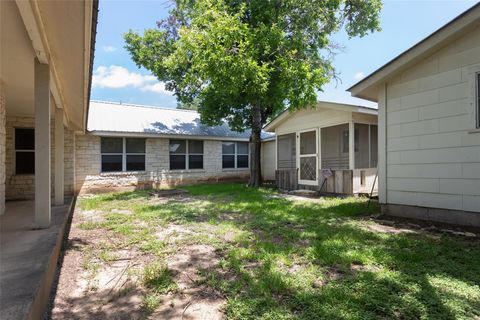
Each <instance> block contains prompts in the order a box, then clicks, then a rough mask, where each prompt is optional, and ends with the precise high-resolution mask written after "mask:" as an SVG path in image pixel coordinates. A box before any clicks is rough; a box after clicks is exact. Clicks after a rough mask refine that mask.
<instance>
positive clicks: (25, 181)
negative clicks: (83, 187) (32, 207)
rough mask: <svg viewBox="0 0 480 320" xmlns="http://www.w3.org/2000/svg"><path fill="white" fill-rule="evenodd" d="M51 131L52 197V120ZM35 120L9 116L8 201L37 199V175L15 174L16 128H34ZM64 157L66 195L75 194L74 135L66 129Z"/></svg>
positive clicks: (53, 158) (7, 142)
mask: <svg viewBox="0 0 480 320" xmlns="http://www.w3.org/2000/svg"><path fill="white" fill-rule="evenodd" d="M50 125H51V129H50V138H51V146H52V148H51V153H50V157H51V171H52V173H51V181H52V195H53V194H54V192H55V190H54V188H55V186H54V183H53V182H54V181H55V135H54V130H55V122H54V121H53V120H52V121H51V123H50ZM34 127H35V119H34V118H33V117H20V116H7V118H6V126H5V129H6V159H5V171H6V182H5V186H6V199H8V200H16V199H34V198H35V175H33V174H32V175H16V174H15V145H14V144H15V141H14V137H15V135H14V132H15V128H34ZM64 130H65V131H64V135H65V141H64V155H65V169H64V170H65V171H64V176H65V178H64V185H65V194H66V195H71V194H73V179H74V165H73V162H72V160H73V158H74V155H73V139H74V133H73V131H72V130H69V129H67V128H64Z"/></svg>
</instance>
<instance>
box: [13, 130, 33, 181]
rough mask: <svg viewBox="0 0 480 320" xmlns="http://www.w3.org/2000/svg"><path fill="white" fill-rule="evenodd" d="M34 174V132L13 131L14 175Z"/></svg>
mask: <svg viewBox="0 0 480 320" xmlns="http://www.w3.org/2000/svg"><path fill="white" fill-rule="evenodd" d="M34 173H35V130H34V129H30V128H28V129H27V128H16V129H15V174H34Z"/></svg>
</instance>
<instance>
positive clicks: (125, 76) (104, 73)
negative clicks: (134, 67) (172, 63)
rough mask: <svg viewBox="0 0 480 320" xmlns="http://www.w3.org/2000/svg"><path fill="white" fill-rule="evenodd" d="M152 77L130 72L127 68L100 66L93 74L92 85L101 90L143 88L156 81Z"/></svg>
mask: <svg viewBox="0 0 480 320" xmlns="http://www.w3.org/2000/svg"><path fill="white" fill-rule="evenodd" d="M155 80H156V78H155V77H154V76H152V75H143V74H140V73H137V72H130V71H129V70H128V69H127V68H124V67H121V66H115V65H111V66H109V67H106V66H100V67H98V68H97V69H95V71H94V72H93V76H92V85H93V86H94V87H99V88H113V89H118V88H125V87H130V86H132V87H137V88H138V87H143V86H144V85H145V84H146V83H150V82H153V81H155Z"/></svg>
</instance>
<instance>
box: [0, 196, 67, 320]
mask: <svg viewBox="0 0 480 320" xmlns="http://www.w3.org/2000/svg"><path fill="white" fill-rule="evenodd" d="M65 203H66V204H68V205H64V206H57V207H52V222H51V224H50V227H49V228H48V229H41V230H34V229H33V221H34V202H33V201H9V202H7V203H6V213H5V214H4V215H3V216H1V217H0V315H1V319H3V320H9V319H41V318H42V317H43V313H44V310H45V307H46V305H47V303H48V299H49V295H50V289H51V286H52V282H53V279H54V276H55V269H56V264H57V260H58V256H59V252H60V247H61V243H62V238H63V235H64V232H65V226H66V222H67V220H68V219H67V218H68V215H69V213H70V212H71V209H72V208H71V207H72V205H73V199H72V198H68V199H66V201H65Z"/></svg>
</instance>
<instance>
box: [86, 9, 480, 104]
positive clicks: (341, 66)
mask: <svg viewBox="0 0 480 320" xmlns="http://www.w3.org/2000/svg"><path fill="white" fill-rule="evenodd" d="M476 2H477V1H469V0H456V1H447V0H436V1H433V0H429V1H427V0H424V1H416V0H401V1H400V0H396V1H384V5H383V9H382V12H381V20H380V25H381V28H382V31H380V32H376V33H373V34H370V35H367V36H365V37H363V38H352V39H349V38H348V36H347V35H346V34H345V32H343V31H340V32H338V33H336V34H334V35H332V41H334V42H335V43H338V44H340V45H341V46H342V47H343V49H342V51H341V52H339V53H337V55H336V56H335V57H334V60H333V65H334V67H335V69H336V72H337V73H338V74H339V76H338V78H339V79H338V81H332V82H330V83H329V84H328V85H326V86H325V87H324V88H323V92H319V94H318V99H319V100H325V101H333V102H341V103H350V104H355V105H363V106H371V107H374V106H376V104H374V103H372V102H369V101H365V100H361V99H357V98H353V97H351V95H350V93H349V92H346V91H345V90H346V89H347V88H349V87H350V86H351V85H353V84H355V83H356V82H358V81H359V80H361V79H362V78H364V77H365V76H368V75H369V74H370V73H372V72H373V71H375V70H376V69H378V68H379V67H381V66H383V65H384V64H385V63H387V62H389V61H390V60H392V59H393V58H395V57H396V56H397V55H399V54H401V53H402V52H403V51H405V50H407V49H408V48H410V47H411V46H413V45H414V44H416V43H417V42H419V41H421V40H422V39H424V38H425V37H427V36H428V35H430V34H431V33H432V32H434V31H436V30H437V29H439V28H440V27H442V26H443V25H444V24H446V23H448V22H449V21H450V20H452V19H453V18H455V17H456V16H458V15H459V14H461V13H462V12H464V11H465V10H467V9H469V8H470V7H472V6H473V5H474V4H475V3H476ZM169 3H170V2H169V1H168V0H150V1H145V0H135V1H131V0H100V8H99V9H100V11H99V19H98V27H97V38H96V49H95V60H94V71H93V78H92V94H91V97H92V99H93V100H104V101H114V102H122V103H133V104H142V105H152V106H160V107H171V108H175V107H176V105H177V102H176V99H175V96H174V95H173V94H172V93H171V92H169V91H166V90H165V86H164V85H163V83H161V82H159V81H158V80H157V79H156V78H155V76H153V75H152V74H151V73H150V72H149V71H148V70H146V69H143V68H138V67H137V66H136V65H135V63H134V62H133V61H132V59H131V58H130V55H129V53H128V52H127V50H125V48H124V45H125V43H124V40H123V34H124V33H125V32H127V31H128V30H130V29H132V30H135V31H137V32H140V33H142V32H143V30H145V29H148V28H154V27H156V21H158V20H160V19H162V18H165V17H166V16H167V15H168V10H169Z"/></svg>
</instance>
